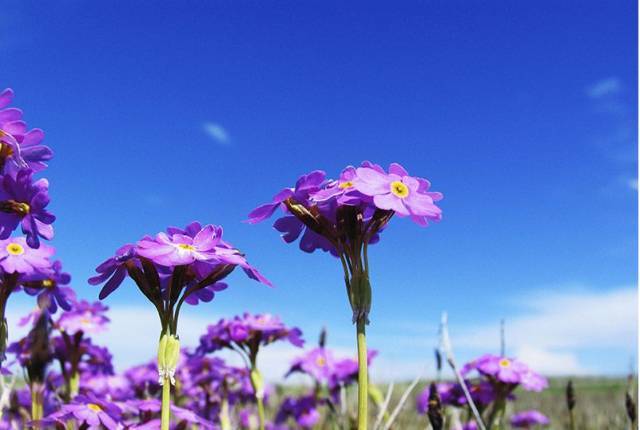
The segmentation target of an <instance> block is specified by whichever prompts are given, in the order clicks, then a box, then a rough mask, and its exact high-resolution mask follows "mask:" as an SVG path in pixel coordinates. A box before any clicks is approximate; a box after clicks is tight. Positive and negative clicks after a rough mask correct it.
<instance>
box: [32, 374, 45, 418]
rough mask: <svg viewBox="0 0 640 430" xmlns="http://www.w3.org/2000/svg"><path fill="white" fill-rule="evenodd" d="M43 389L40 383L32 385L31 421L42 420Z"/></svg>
mask: <svg viewBox="0 0 640 430" xmlns="http://www.w3.org/2000/svg"><path fill="white" fill-rule="evenodd" d="M43 403H44V402H43V393H42V387H41V386H40V384H38V383H35V382H34V383H32V384H31V420H33V421H39V420H41V419H42V415H43V411H44V406H43ZM34 428H40V425H39V424H35V425H34Z"/></svg>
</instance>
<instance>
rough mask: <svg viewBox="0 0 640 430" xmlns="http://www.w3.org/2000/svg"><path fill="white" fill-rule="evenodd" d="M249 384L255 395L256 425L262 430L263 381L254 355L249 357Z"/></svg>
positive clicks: (263, 424) (263, 425)
mask: <svg viewBox="0 0 640 430" xmlns="http://www.w3.org/2000/svg"><path fill="white" fill-rule="evenodd" d="M251 386H252V387H253V392H254V394H255V396H256V404H257V405H258V427H259V429H260V430H264V428H265V415H264V401H263V400H264V382H263V380H262V374H261V373H260V371H259V370H258V367H257V366H256V358H255V355H254V356H252V357H251Z"/></svg>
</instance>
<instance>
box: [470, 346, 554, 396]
mask: <svg viewBox="0 0 640 430" xmlns="http://www.w3.org/2000/svg"><path fill="white" fill-rule="evenodd" d="M472 370H477V371H478V372H479V373H480V374H481V375H483V376H485V377H487V378H488V379H489V381H490V382H492V383H496V384H506V385H511V386H514V387H515V386H516V385H522V387H523V388H524V389H526V390H530V391H542V390H543V389H545V388H546V387H547V385H548V382H547V380H546V378H544V377H543V376H541V375H538V374H537V373H535V372H533V371H532V370H531V369H529V366H527V365H526V364H524V363H523V362H521V361H519V360H516V359H512V358H507V357H500V356H496V355H492V354H486V355H483V356H481V357H480V358H477V359H475V360H473V361H472V362H471V363H468V364H466V365H465V366H464V367H463V368H462V374H463V375H464V374H467V373H469V372H471V371H472Z"/></svg>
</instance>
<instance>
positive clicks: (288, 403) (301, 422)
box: [275, 394, 320, 429]
mask: <svg viewBox="0 0 640 430" xmlns="http://www.w3.org/2000/svg"><path fill="white" fill-rule="evenodd" d="M319 406H320V404H319V402H318V399H317V397H316V396H315V395H314V394H309V395H304V396H300V397H286V398H285V399H284V401H283V402H282V404H281V405H280V409H279V410H278V413H277V415H276V419H275V423H276V424H284V423H286V422H287V421H288V420H289V419H293V420H294V421H295V422H296V424H297V426H296V428H301V429H311V428H313V427H314V426H315V425H316V424H317V423H318V421H319V420H320V412H318V407H319Z"/></svg>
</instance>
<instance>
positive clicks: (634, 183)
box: [627, 178, 638, 191]
mask: <svg viewBox="0 0 640 430" xmlns="http://www.w3.org/2000/svg"><path fill="white" fill-rule="evenodd" d="M627 185H628V186H629V188H631V189H632V190H635V191H638V178H632V179H629V180H628V181H627Z"/></svg>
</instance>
